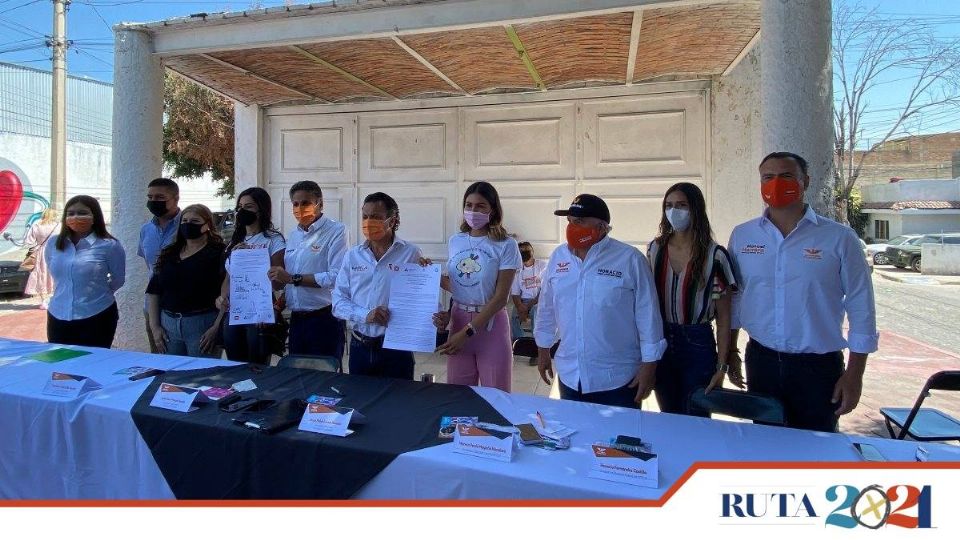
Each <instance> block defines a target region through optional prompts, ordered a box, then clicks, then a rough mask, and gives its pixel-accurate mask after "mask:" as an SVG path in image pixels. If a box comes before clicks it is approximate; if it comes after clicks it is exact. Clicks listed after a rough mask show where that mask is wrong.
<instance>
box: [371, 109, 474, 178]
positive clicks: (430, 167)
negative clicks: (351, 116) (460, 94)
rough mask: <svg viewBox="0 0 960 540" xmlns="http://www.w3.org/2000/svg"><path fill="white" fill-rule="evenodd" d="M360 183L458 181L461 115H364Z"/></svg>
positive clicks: (450, 113) (437, 112)
mask: <svg viewBox="0 0 960 540" xmlns="http://www.w3.org/2000/svg"><path fill="white" fill-rule="evenodd" d="M358 130H359V145H358V148H359V156H360V166H359V181H360V182H443V181H455V180H456V179H457V161H458V160H457V138H458V134H457V130H458V123H457V111H456V110H455V109H449V110H440V111H418V112H408V113H390V114H372V113H371V114H362V115H360V118H359V121H358Z"/></svg>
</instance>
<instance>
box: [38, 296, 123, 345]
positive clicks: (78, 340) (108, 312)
mask: <svg viewBox="0 0 960 540" xmlns="http://www.w3.org/2000/svg"><path fill="white" fill-rule="evenodd" d="M119 319H120V312H119V311H118V310H117V303H116V302H114V303H113V304H110V307H108V308H107V309H105V310H103V311H101V312H100V313H97V314H96V315H94V316H92V317H87V318H86V319H76V320H73V321H62V320H60V319H58V318H56V317H54V316H53V315H51V314H50V312H49V311H48V312H47V341H49V342H50V343H59V344H61V345H82V346H85V347H103V348H104V349H109V348H110V347H111V346H112V345H113V337H114V335H116V333H117V321H118V320H119Z"/></svg>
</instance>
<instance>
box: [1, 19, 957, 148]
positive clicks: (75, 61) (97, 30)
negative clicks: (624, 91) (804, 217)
mask: <svg viewBox="0 0 960 540" xmlns="http://www.w3.org/2000/svg"><path fill="white" fill-rule="evenodd" d="M303 1H305V0H303ZM787 1H790V0H787ZM840 1H841V0H834V4H835V5H836V4H838V2H840ZM253 3H254V1H253V0H246V1H233V0H221V1H219V2H207V1H197V0H73V3H72V4H71V6H70V10H69V13H68V19H67V20H68V22H67V35H68V38H69V39H71V40H74V45H73V47H72V49H71V51H70V53H69V56H68V70H69V71H70V73H72V74H74V75H81V76H87V77H91V78H95V79H100V80H105V81H109V80H111V79H112V77H113V70H112V65H113V45H112V41H113V35H112V32H111V31H110V26H111V25H113V24H116V23H118V22H123V21H131V22H143V21H156V20H162V19H168V18H172V17H179V16H185V15H190V14H192V13H201V12H206V13H213V12H220V11H239V10H243V9H248V8H250V7H251V6H252V5H253ZM258 3H259V5H260V6H261V7H273V6H281V5H284V4H285V3H286V2H285V1H284V0H261V1H260V2H258ZM298 3H300V2H298ZM860 4H861V6H863V7H864V8H866V9H870V8H873V7H876V8H877V10H878V11H879V12H880V13H882V14H884V15H887V16H892V17H904V18H914V19H919V20H920V21H922V22H924V23H925V24H927V25H929V27H930V28H931V29H932V30H933V31H934V32H935V33H936V34H937V35H939V36H941V37H944V38H956V39H960V0H863V1H861V2H860ZM52 13H53V7H52V2H51V0H0V61H6V62H16V63H23V64H25V65H30V66H35V67H38V68H41V69H50V60H49V56H50V53H49V50H48V49H47V48H46V47H45V46H44V44H43V41H44V39H45V38H44V36H45V35H47V34H49V33H50V29H51V25H52ZM14 49H23V50H14ZM902 78H903V74H902V73H901V74H896V73H893V74H891V75H890V76H889V81H890V82H889V83H888V84H884V85H882V86H881V87H879V88H878V90H877V91H876V92H875V93H874V94H872V95H871V99H870V108H871V109H874V110H875V111H876V112H872V113H871V114H870V115H869V116H868V118H867V122H866V125H867V126H868V127H867V133H865V138H866V139H867V140H868V141H869V139H870V137H877V136H879V134H880V133H881V132H882V131H883V130H884V128H885V126H886V125H889V121H890V116H891V115H892V114H894V113H893V112H891V111H890V109H895V108H896V107H897V106H898V105H900V104H902V103H903V102H904V101H905V99H906V95H905V93H904V92H905V91H906V90H907V89H906V88H905V85H906V84H907V83H906V82H903V81H900V80H898V79H902ZM958 130H960V111H957V110H956V109H954V108H949V109H941V110H936V111H932V112H929V113H927V114H925V115H924V116H923V117H922V118H919V119H918V121H916V122H913V123H912V124H911V125H909V126H907V127H906V132H908V133H913V134H915V133H937V132H942V131H958ZM865 142H867V141H865Z"/></svg>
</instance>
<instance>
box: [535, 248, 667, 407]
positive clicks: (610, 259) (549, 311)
mask: <svg viewBox="0 0 960 540" xmlns="http://www.w3.org/2000/svg"><path fill="white" fill-rule="evenodd" d="M535 328H536V330H535V331H534V337H535V338H536V341H537V346H538V347H541V348H547V347H551V346H552V345H553V344H554V343H555V342H556V341H557V338H559V339H560V348H559V349H558V350H557V354H556V357H555V358H554V361H553V366H554V370H555V371H556V374H557V376H558V377H560V380H561V381H562V382H563V384H565V385H567V386H568V387H570V388H573V389H574V390H576V389H577V387H578V384H579V386H580V390H581V391H582V392H583V393H591V392H602V391H605V390H615V389H617V388H620V387H622V386H625V385H626V384H628V383H629V382H630V381H631V380H633V378H634V376H636V374H637V371H638V370H639V369H640V364H641V363H642V362H656V361H657V360H659V359H660V357H661V356H663V352H664V351H665V350H666V348H667V342H666V340H665V339H663V323H662V322H661V320H660V308H659V305H658V303H657V289H656V287H655V286H654V283H653V274H652V273H651V272H650V265H649V264H648V263H647V259H646V257H644V256H643V254H642V253H640V251H639V250H638V249H637V248H635V247H633V246H630V245H628V244H624V243H623V242H620V241H619V240H614V239H613V238H610V237H609V236H607V237H605V238H604V239H603V240H600V242H598V243H596V244H595V245H594V246H592V247H591V248H590V250H589V251H588V252H587V256H586V259H585V260H583V261H581V260H580V259H579V258H578V257H577V256H576V255H574V254H573V253H572V252H571V251H570V248H569V247H568V246H567V245H566V244H564V245H561V246H560V247H558V248H557V249H556V250H554V252H553V255H551V257H550V262H548V263H547V269H546V270H545V271H544V274H543V288H542V289H541V291H540V303H539V306H538V309H537V320H536V325H535Z"/></svg>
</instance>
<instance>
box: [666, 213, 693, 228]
mask: <svg viewBox="0 0 960 540" xmlns="http://www.w3.org/2000/svg"><path fill="white" fill-rule="evenodd" d="M666 214H667V221H669V222H670V226H671V227H673V230H675V231H678V232H683V231H685V230H687V229H689V228H690V210H687V209H686V208H667V211H666Z"/></svg>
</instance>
